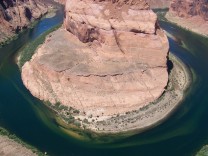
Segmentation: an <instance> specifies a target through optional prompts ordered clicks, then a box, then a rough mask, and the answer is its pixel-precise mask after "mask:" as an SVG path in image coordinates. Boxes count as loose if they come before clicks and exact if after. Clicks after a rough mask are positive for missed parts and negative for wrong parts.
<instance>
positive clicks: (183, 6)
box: [166, 0, 208, 36]
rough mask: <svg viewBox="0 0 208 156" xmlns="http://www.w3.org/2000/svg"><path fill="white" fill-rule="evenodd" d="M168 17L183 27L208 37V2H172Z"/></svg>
mask: <svg viewBox="0 0 208 156" xmlns="http://www.w3.org/2000/svg"><path fill="white" fill-rule="evenodd" d="M166 17H167V18H168V19H169V20H170V21H173V22H175V23H176V24H179V25H181V26H182V27H185V28H187V29H190V30H192V31H194V32H197V33H200V34H202V35H206V36H208V1H207V0H198V1H196V0H172V2H171V5H170V11H169V13H168V14H167V15H166Z"/></svg>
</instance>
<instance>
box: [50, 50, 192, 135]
mask: <svg viewBox="0 0 208 156" xmlns="http://www.w3.org/2000/svg"><path fill="white" fill-rule="evenodd" d="M169 57H170V60H171V61H172V62H173V66H174V67H173V69H172V70H171V72H170V76H169V83H168V87H167V89H166V91H165V92H164V94H163V95H162V96H161V97H160V98H159V99H157V100H156V101H154V102H152V103H150V104H149V105H147V106H145V107H144V108H140V109H139V110H134V111H132V112H127V113H126V114H119V115H116V116H113V117H111V118H104V117H102V118H101V117H97V118H87V117H86V116H84V115H83V116H82V115H80V114H78V113H77V114H76V113H73V114H69V113H67V112H69V111H68V110H67V109H66V108H61V105H60V106H56V107H52V105H51V106H50V108H52V109H53V110H55V112H56V113H57V116H59V118H58V120H57V123H58V124H60V126H61V127H62V128H64V129H65V131H67V130H68V131H70V125H71V126H72V125H73V126H74V124H75V125H76V126H77V127H81V129H85V130H86V131H87V132H93V133H95V134H97V135H98V136H102V135H106V134H116V136H118V134H120V135H125V136H128V135H132V134H136V133H141V132H143V131H145V130H147V129H150V128H153V127H155V126H157V125H159V124H160V123H162V122H163V121H164V120H166V119H167V118H168V117H169V116H170V115H171V114H172V113H173V112H174V111H175V110H176V108H177V107H178V106H179V105H180V104H181V102H182V100H183V98H184V94H185V92H186V90H187V88H188V86H189V85H190V83H191V80H192V75H191V72H190V71H189V69H188V68H187V66H186V65H185V64H184V63H183V62H182V61H181V60H179V59H178V58H177V57H175V56H173V55H172V54H170V56H169ZM73 111H74V110H73ZM73 111H72V112H73ZM60 117H61V118H62V119H64V122H61V121H60ZM69 121H70V122H69ZM64 123H65V124H64ZM73 126H72V127H71V128H72V129H73V131H74V127H73ZM76 131H78V130H77V129H76ZM77 138H78V137H77ZM80 138H81V137H80Z"/></svg>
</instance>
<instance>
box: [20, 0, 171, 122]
mask: <svg viewBox="0 0 208 156" xmlns="http://www.w3.org/2000/svg"><path fill="white" fill-rule="evenodd" d="M65 10H66V17H65V21H64V28H61V29H59V30H57V31H55V32H53V33H52V34H50V35H49V36H48V37H47V39H46V41H45V43H44V44H43V45H41V46H40V47H39V48H38V49H37V51H36V53H35V55H34V56H33V57H32V59H31V60H30V61H29V62H26V63H25V65H24V66H23V68H22V79H23V82H24V84H25V86H26V87H27V88H28V89H29V90H30V92H31V93H32V94H33V95H34V96H35V97H37V98H39V99H41V100H44V101H50V102H51V103H53V104H55V103H57V102H60V103H61V104H63V105H65V106H68V107H73V108H74V109H77V110H79V111H80V112H82V113H83V114H85V115H86V116H99V117H104V118H105V117H110V116H112V115H114V114H122V113H126V112H128V111H132V110H135V109H139V108H141V107H144V106H145V105H147V104H148V103H150V102H152V101H154V100H156V99H157V98H158V97H160V96H161V94H162V93H163V92H164V90H165V87H166V85H167V81H168V72H167V66H166V62H167V55H168V49H169V44H168V40H167V37H166V35H165V33H164V32H163V30H161V29H160V27H159V26H158V24H157V17H156V15H155V13H153V11H152V10H150V8H149V5H148V4H147V2H146V1H144V0H140V1H136V0H135V1H134V0H133V1H132V0H131V1H124V0H117V1H111V0H97V1H96V0H78V1H77V0H68V1H67V2H66V8H65Z"/></svg>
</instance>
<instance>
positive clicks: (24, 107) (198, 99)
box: [0, 10, 208, 156]
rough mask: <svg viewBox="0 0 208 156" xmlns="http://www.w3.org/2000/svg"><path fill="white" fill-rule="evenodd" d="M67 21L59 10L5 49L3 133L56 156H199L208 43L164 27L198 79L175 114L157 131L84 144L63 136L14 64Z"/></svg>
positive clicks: (207, 112) (206, 129)
mask: <svg viewBox="0 0 208 156" xmlns="http://www.w3.org/2000/svg"><path fill="white" fill-rule="evenodd" d="M62 21H63V12H62V11H61V10H59V11H58V13H57V15H56V16H55V17H52V18H48V19H42V20H41V21H40V22H39V23H38V24H37V25H36V26H35V28H34V29H31V30H28V31H26V32H24V33H22V34H21V35H20V36H19V38H18V40H15V41H12V42H11V43H10V44H9V45H6V46H4V47H3V48H0V126H1V127H4V128H6V129H8V130H9V131H10V132H11V133H14V134H15V135H17V136H18V137H19V138H21V139H22V140H24V141H25V142H27V143H29V144H31V145H33V146H35V147H37V148H38V149H40V150H41V151H43V152H47V153H48V154H49V155H52V156H53V155H54V156H55V155H56V156H57V155H58V156H59V155H60V156H62V155H66V156H117V155H118V156H148V155H150V156H154V155H164V156H167V155H173V156H180V155H181V156H183V155H194V154H195V153H196V151H197V150H199V148H200V147H201V146H203V145H204V144H208V124H207V120H208V39H204V38H202V37H200V36H198V35H195V34H192V33H189V32H187V31H185V30H182V29H180V28H179V27H176V26H174V25H172V24H170V23H167V22H162V21H161V22H160V25H161V26H162V28H163V29H165V30H166V31H167V32H168V33H169V34H172V36H173V37H171V38H169V42H170V51H171V52H172V53H173V54H175V55H176V56H177V57H179V58H180V59H181V60H183V62H184V63H185V64H187V65H188V66H189V68H190V69H191V70H192V72H193V73H195V75H194V81H193V83H192V84H191V86H190V87H191V88H190V89H189V90H190V91H189V93H187V96H186V97H185V99H184V101H183V102H182V104H181V106H180V107H179V108H178V109H177V110H176V112H175V113H174V114H173V115H172V116H171V117H170V118H168V119H167V120H166V121H165V122H164V123H162V124H161V125H159V126H157V127H156V128H153V129H151V130H149V131H146V132H144V133H142V134H138V135H134V136H131V137H129V138H126V139H122V140H119V141H115V142H112V143H107V144H104V143H103V144H95V143H93V141H91V142H86V141H79V140H76V139H74V138H72V137H70V136H69V135H67V134H66V133H64V132H63V131H62V130H61V129H60V128H59V127H58V126H57V125H56V124H55V122H54V118H53V115H52V113H51V112H50V111H49V110H48V109H47V108H46V107H45V106H44V105H43V104H42V103H41V102H40V101H39V100H37V99H36V98H34V97H33V96H32V95H31V94H30V93H29V91H28V90H27V89H26V88H25V87H24V86H23V83H22V80H21V75H20V71H19V69H18V66H17V65H16V63H15V56H16V54H17V53H18V52H19V51H20V50H21V49H22V48H24V46H25V45H26V44H27V43H29V42H31V41H32V40H34V39H35V38H37V37H38V36H39V35H40V34H42V33H43V32H45V31H46V30H48V29H50V28H51V27H53V26H55V25H57V24H59V23H61V22H62Z"/></svg>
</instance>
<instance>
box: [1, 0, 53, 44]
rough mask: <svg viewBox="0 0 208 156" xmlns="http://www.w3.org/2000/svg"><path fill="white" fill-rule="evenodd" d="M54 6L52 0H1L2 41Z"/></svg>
mask: <svg viewBox="0 0 208 156" xmlns="http://www.w3.org/2000/svg"><path fill="white" fill-rule="evenodd" d="M50 7H52V6H51V1H50V0H19V1H17V0H16V1H15V0H1V1H0V43H2V42H4V41H6V40H7V39H8V38H11V37H13V36H14V35H15V34H17V33H18V32H19V31H21V30H22V29H24V28H27V27H28V26H29V25H30V24H31V22H33V21H34V20H37V19H39V18H40V17H42V16H43V15H44V14H45V13H46V12H47V11H48V9H49V8H50Z"/></svg>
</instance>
